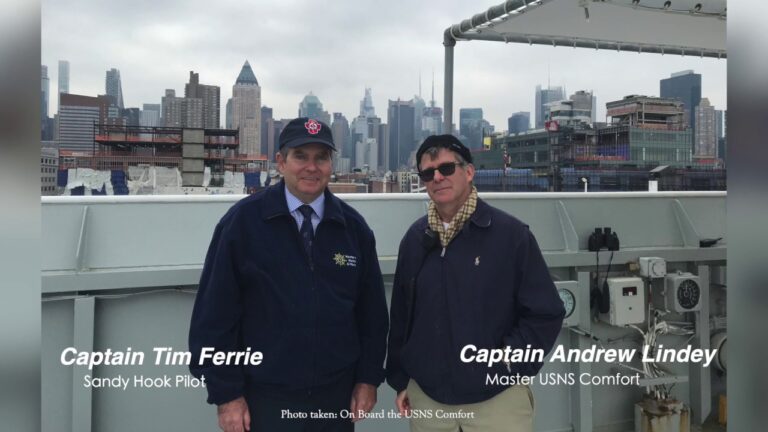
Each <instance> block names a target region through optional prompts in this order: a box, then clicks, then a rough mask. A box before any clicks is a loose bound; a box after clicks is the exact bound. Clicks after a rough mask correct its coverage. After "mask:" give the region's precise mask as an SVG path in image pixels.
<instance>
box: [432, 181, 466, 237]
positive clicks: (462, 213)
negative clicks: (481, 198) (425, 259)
mask: <svg viewBox="0 0 768 432" xmlns="http://www.w3.org/2000/svg"><path fill="white" fill-rule="evenodd" d="M475 208H477V188H476V187H474V186H472V192H470V194H469V198H467V201H466V202H465V203H464V205H462V206H461V208H460V209H459V211H458V212H457V213H456V215H455V216H454V217H453V219H452V220H451V224H450V225H449V226H448V229H445V228H444V227H443V222H442V220H441V219H440V215H439V214H438V213H437V206H436V205H435V203H434V201H430V202H429V210H427V220H428V221H429V227H430V228H432V231H434V232H436V233H438V234H440V245H441V246H442V247H446V246H448V243H450V242H451V240H453V238H454V237H456V234H458V232H459V230H460V229H461V227H463V226H464V223H465V222H466V221H467V220H468V219H469V217H470V216H472V213H474V212H475Z"/></svg>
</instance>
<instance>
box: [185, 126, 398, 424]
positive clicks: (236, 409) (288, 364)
mask: <svg viewBox="0 0 768 432" xmlns="http://www.w3.org/2000/svg"><path fill="white" fill-rule="evenodd" d="M335 149H336V146H335V144H334V142H333V136H332V135H331V130H330V128H329V127H328V125H326V124H324V123H322V122H320V121H317V120H314V119H309V118H297V119H294V120H292V121H291V122H290V123H288V125H287V126H286V127H285V128H284V129H283V131H282V133H281V134H280V137H279V153H278V154H277V155H276V159H277V165H278V169H279V171H280V173H281V174H282V175H283V180H282V181H280V182H279V183H278V184H276V185H273V186H271V187H269V188H267V189H265V190H262V191H259V192H258V193H256V194H254V195H252V196H249V197H247V198H245V199H243V200H241V201H239V202H238V203H236V204H235V205H234V206H233V207H232V208H231V209H230V210H229V211H228V212H227V214H226V215H224V217H223V218H222V219H221V221H220V222H219V223H218V225H217V226H216V229H215V232H214V234H213V239H212V241H211V244H210V247H209V249H208V254H207V256H206V259H205V265H204V267H203V273H202V276H201V278H200V286H199V290H198V293H197V298H196V300H195V307H194V310H193V313H192V321H191V325H190V332H189V345H190V352H192V354H193V360H192V362H191V366H190V370H191V372H192V373H193V375H195V376H197V377H200V376H205V378H206V385H207V390H208V402H209V403H211V404H215V405H217V406H218V418H219V426H220V427H221V429H222V430H224V431H227V432H230V431H236V432H239V431H244V430H250V431H278V430H279V431H329V432H333V431H352V430H354V422H356V421H357V420H359V419H360V418H361V417H364V415H365V413H367V412H369V411H370V410H371V409H372V408H373V406H374V404H375V403H376V391H377V387H378V386H379V384H381V383H382V381H383V380H384V369H383V364H384V355H385V351H386V337H387V330H388V316H387V306H386V300H385V297H384V285H383V282H382V278H381V270H380V269H379V261H378V258H377V256H376V243H375V240H374V237H373V232H372V231H371V229H370V228H369V227H368V225H367V224H366V222H365V220H364V219H363V217H362V216H361V215H360V214H359V213H358V212H357V211H355V210H354V209H353V208H352V207H350V206H349V205H347V204H346V203H344V202H342V201H341V200H340V199H339V198H337V197H336V196H334V195H333V194H332V193H331V192H330V191H329V190H328V187H327V186H328V182H329V181H330V178H331V173H332V169H333V167H332V152H333V151H334V150H335ZM206 347H214V348H215V349H216V351H225V352H242V351H246V350H247V349H250V350H251V351H261V352H262V353H263V361H262V362H261V363H260V364H258V365H245V366H232V365H221V364H214V363H213V362H212V361H204V362H203V363H202V364H199V359H200V352H201V350H203V349H204V348H206Z"/></svg>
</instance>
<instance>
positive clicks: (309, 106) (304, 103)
mask: <svg viewBox="0 0 768 432" xmlns="http://www.w3.org/2000/svg"><path fill="white" fill-rule="evenodd" d="M299 117H309V118H311V119H315V120H320V121H321V122H323V123H325V124H330V123H331V115H330V114H328V111H324V110H323V103H322V102H320V99H318V97H317V96H315V95H314V94H312V92H311V91H310V92H309V94H308V95H306V96H304V99H302V100H301V102H300V103H299Z"/></svg>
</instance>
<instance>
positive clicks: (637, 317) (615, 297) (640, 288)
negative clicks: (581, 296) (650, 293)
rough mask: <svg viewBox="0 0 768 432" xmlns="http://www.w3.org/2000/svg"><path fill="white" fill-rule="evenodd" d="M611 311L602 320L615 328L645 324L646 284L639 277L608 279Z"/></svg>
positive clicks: (602, 316)
mask: <svg viewBox="0 0 768 432" xmlns="http://www.w3.org/2000/svg"><path fill="white" fill-rule="evenodd" d="M608 295H609V296H610V307H611V309H610V310H609V311H608V313H607V314H600V319H601V320H602V321H605V322H607V323H608V324H610V325H613V326H619V327H621V326H625V325H627V324H640V323H643V322H645V284H644V283H643V280H642V279H640V278H639V277H615V278H608Z"/></svg>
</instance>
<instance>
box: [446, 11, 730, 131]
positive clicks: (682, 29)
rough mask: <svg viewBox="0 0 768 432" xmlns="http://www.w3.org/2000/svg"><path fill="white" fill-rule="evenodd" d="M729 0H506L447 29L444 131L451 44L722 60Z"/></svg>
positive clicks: (449, 120) (449, 114) (449, 107)
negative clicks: (493, 43) (496, 44)
mask: <svg viewBox="0 0 768 432" xmlns="http://www.w3.org/2000/svg"><path fill="white" fill-rule="evenodd" d="M726 21H727V7H726V0H533V1H532V0H507V1H505V2H503V3H501V4H498V5H496V6H493V7H491V8H489V9H488V10H486V11H485V12H481V13H478V14H476V15H474V16H472V17H471V18H469V19H465V20H463V21H461V22H460V23H459V24H454V25H452V26H450V27H448V28H447V29H446V30H445V32H444V34H443V45H444V46H445V83H444V86H445V87H444V95H445V115H444V130H446V131H451V130H452V124H453V48H454V46H456V42H457V41H468V40H484V41H496V42H505V43H526V44H529V45H534V44H535V45H551V46H554V47H558V46H563V47H572V48H588V49H596V50H615V51H619V52H621V51H626V52H634V53H656V54H662V55H663V54H671V55H682V56H685V55H691V56H698V57H709V58H718V59H724V58H727V54H726Z"/></svg>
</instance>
